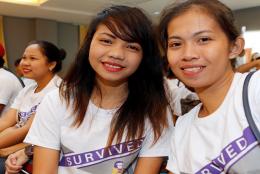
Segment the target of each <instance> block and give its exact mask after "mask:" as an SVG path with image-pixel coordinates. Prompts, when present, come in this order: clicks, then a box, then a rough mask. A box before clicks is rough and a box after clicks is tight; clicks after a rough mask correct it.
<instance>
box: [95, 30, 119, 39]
mask: <svg viewBox="0 0 260 174" xmlns="http://www.w3.org/2000/svg"><path fill="white" fill-rule="evenodd" d="M98 34H100V35H107V36H109V37H112V38H113V39H116V38H117V37H116V36H115V35H113V34H110V33H105V32H103V33H98Z"/></svg>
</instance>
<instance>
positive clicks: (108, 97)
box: [91, 80, 128, 109]
mask: <svg viewBox="0 0 260 174" xmlns="http://www.w3.org/2000/svg"><path fill="white" fill-rule="evenodd" d="M96 84H97V85H96V87H95V88H94V90H93V92H92V96H91V100H92V102H93V103H94V104H95V105H97V106H99V107H101V108H104V109H114V108H118V107H119V106H120V105H122V103H123V102H124V101H125V99H126V98H127V96H128V83H127V82H123V83H117V84H115V83H113V84H111V83H104V82H102V81H100V80H96Z"/></svg>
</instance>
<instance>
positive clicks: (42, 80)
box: [35, 73, 54, 93]
mask: <svg viewBox="0 0 260 174" xmlns="http://www.w3.org/2000/svg"><path fill="white" fill-rule="evenodd" d="M53 76H54V74H51V73H50V74H47V75H45V76H44V77H42V78H40V79H35V81H36V83H37V88H36V89H35V93H37V92H40V91H41V90H42V89H43V88H45V86H46V85H47V84H48V83H49V82H50V81H51V79H52V78H53Z"/></svg>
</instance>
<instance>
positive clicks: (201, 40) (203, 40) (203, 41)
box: [199, 37, 211, 43]
mask: <svg viewBox="0 0 260 174" xmlns="http://www.w3.org/2000/svg"><path fill="white" fill-rule="evenodd" d="M210 40H211V39H210V38H209V37H202V38H200V39H199V43H207V42H209V41H210Z"/></svg>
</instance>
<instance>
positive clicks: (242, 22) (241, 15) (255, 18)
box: [234, 7, 260, 31]
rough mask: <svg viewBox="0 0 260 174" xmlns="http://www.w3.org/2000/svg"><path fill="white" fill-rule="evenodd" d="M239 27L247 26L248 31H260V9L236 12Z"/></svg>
mask: <svg viewBox="0 0 260 174" xmlns="http://www.w3.org/2000/svg"><path fill="white" fill-rule="evenodd" d="M234 15H235V18H236V21H237V24H238V27H239V28H241V27H242V26H246V29H247V30H249V31H251V30H260V20H259V18H260V7H253V8H247V9H242V10H236V11H234Z"/></svg>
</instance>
